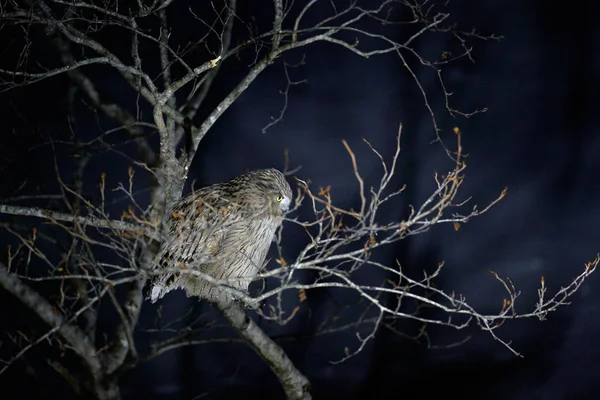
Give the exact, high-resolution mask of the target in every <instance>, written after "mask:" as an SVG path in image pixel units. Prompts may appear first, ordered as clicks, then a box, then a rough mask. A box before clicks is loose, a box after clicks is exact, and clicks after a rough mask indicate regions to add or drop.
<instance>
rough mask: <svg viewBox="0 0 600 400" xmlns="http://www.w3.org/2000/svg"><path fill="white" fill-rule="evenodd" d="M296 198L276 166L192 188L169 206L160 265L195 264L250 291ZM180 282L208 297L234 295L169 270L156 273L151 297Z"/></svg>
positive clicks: (195, 293)
mask: <svg viewBox="0 0 600 400" xmlns="http://www.w3.org/2000/svg"><path fill="white" fill-rule="evenodd" d="M291 198H292V190H291V188H290V186H289V184H288V182H287V180H286V179H285V176H284V175H283V174H282V173H281V172H279V171H278V170H276V169H265V170H257V171H252V172H249V173H247V174H244V175H241V176H238V177H235V178H233V179H231V180H229V181H227V182H223V183H218V184H216V185H212V186H208V187H205V188H202V189H200V190H197V191H195V192H193V193H192V194H190V195H188V196H186V197H184V198H182V199H181V200H180V201H179V202H177V203H176V204H175V205H174V206H173V208H172V209H171V210H170V211H169V217H168V220H167V228H168V229H167V232H168V235H167V238H166V239H165V240H164V242H163V244H162V246H161V249H160V250H159V253H158V256H157V258H156V267H157V268H158V269H159V270H160V269H175V268H189V269H195V270H198V271H201V272H204V273H206V274H207V275H209V276H211V277H212V278H215V279H219V280H224V281H226V282H224V283H225V284H227V285H229V286H231V287H234V288H236V289H239V290H243V291H247V290H248V285H249V284H250V282H251V281H252V279H253V278H254V277H255V276H256V275H257V274H258V273H259V272H260V270H261V269H262V268H263V266H264V265H263V264H264V262H265V259H266V256H267V253H268V251H269V248H270V246H271V243H272V241H273V238H274V235H275V232H276V230H277V228H279V226H280V225H281V223H282V221H283V217H284V214H285V212H286V211H287V209H288V207H289V204H290V201H291ZM282 199H283V200H282ZM232 278H243V279H232ZM179 288H182V289H185V291H186V293H187V295H188V296H198V297H201V298H204V299H208V300H215V299H216V298H217V296H224V297H226V298H229V297H230V296H229V295H227V294H225V293H224V292H223V291H221V290H219V289H218V288H217V287H215V286H214V285H212V284H211V283H209V282H208V281H206V280H204V279H202V278H201V277H199V276H194V275H190V274H185V273H177V272H166V273H164V274H160V273H159V274H157V275H155V276H154V277H153V278H152V279H151V281H150V283H149V288H148V289H149V295H148V298H149V299H150V300H151V301H152V302H155V301H156V300H158V299H160V298H162V297H163V296H164V295H165V294H167V293H168V292H169V291H171V290H174V289H179Z"/></svg>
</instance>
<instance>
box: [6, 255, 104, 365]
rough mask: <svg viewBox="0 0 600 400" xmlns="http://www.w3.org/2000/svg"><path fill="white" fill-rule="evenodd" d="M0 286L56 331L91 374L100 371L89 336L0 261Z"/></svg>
mask: <svg viewBox="0 0 600 400" xmlns="http://www.w3.org/2000/svg"><path fill="white" fill-rule="evenodd" d="M0 286H2V287H3V288H4V289H5V290H6V291H7V292H9V293H11V294H12V295H13V296H15V297H16V298H18V299H19V300H20V301H21V302H22V303H23V304H25V305H26V306H27V307H29V308H30V309H31V310H32V311H33V312H35V313H36V314H37V316H38V317H40V319H41V320H42V321H44V322H45V323H46V324H48V325H49V326H50V327H52V328H53V330H55V331H56V332H58V334H59V335H61V336H62V337H63V338H64V339H65V340H66V341H67V342H68V343H69V344H70V345H71V347H72V348H73V350H74V351H75V352H76V353H77V354H78V355H79V356H80V357H81V359H82V360H83V361H84V362H85V363H86V365H87V366H88V368H89V370H90V372H91V373H92V375H96V374H97V373H98V371H100V369H101V364H100V362H99V360H98V358H97V357H96V349H95V347H94V344H93V343H90V338H88V337H87V335H85V334H84V333H83V332H82V331H81V330H80V329H79V327H77V326H76V325H74V324H70V323H68V322H67V321H66V320H65V318H64V317H63V316H62V314H60V312H57V311H56V309H54V308H53V307H52V306H51V305H50V303H48V301H47V300H46V299H45V298H44V297H42V296H41V295H40V294H39V293H38V292H36V291H35V290H33V289H32V288H30V287H29V286H28V285H26V284H25V283H23V282H22V281H21V280H20V279H19V278H18V277H16V276H15V275H13V274H11V273H10V272H9V271H8V269H7V268H6V266H5V265H4V264H3V263H0Z"/></svg>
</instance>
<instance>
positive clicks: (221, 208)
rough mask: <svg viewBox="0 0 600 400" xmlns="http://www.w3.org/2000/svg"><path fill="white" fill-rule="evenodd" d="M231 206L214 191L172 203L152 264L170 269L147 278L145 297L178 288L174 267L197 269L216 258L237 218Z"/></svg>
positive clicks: (178, 280)
mask: <svg viewBox="0 0 600 400" xmlns="http://www.w3.org/2000/svg"><path fill="white" fill-rule="evenodd" d="M234 209H235V204H233V203H232V202H231V201H230V200H228V199H227V198H226V197H224V196H221V195H219V193H218V192H203V191H200V192H196V193H195V194H194V195H190V196H187V197H185V198H183V199H181V200H180V201H179V202H178V203H176V204H175V206H174V207H173V209H172V210H171V211H170V215H169V218H168V220H167V237H166V238H165V240H164V241H163V244H162V246H161V248H160V250H159V253H158V255H157V257H156V264H155V268H156V269H158V270H161V269H167V270H171V271H168V272H166V273H164V274H161V273H158V274H157V275H156V276H155V277H154V278H153V279H151V281H150V283H149V286H148V288H147V289H148V293H147V298H148V299H150V300H151V301H152V302H153V303H154V302H155V301H156V300H158V299H159V298H162V297H163V296H164V295H165V294H167V293H168V292H170V291H171V290H174V289H178V288H181V287H182V286H181V283H180V282H181V280H180V279H178V277H179V276H180V274H179V273H177V272H176V271H173V270H174V269H177V268H190V269H194V268H195V269H200V267H201V266H202V265H203V264H208V263H210V262H214V261H215V260H216V259H217V258H218V256H219V253H220V252H221V249H222V246H223V242H224V240H225V238H226V237H227V235H228V232H229V231H230V229H231V227H232V226H233V225H235V222H236V221H237V220H238V219H239V217H238V216H237V214H236V212H235V210H234ZM157 272H158V271H157Z"/></svg>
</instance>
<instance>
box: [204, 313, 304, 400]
mask: <svg viewBox="0 0 600 400" xmlns="http://www.w3.org/2000/svg"><path fill="white" fill-rule="evenodd" d="M214 306H215V308H216V309H217V310H219V312H220V313H221V314H222V315H223V316H224V317H225V318H227V320H228V321H229V322H230V323H231V326H233V328H234V329H235V330H236V331H238V333H239V334H240V336H242V337H243V338H244V339H245V340H246V341H247V342H248V344H249V345H250V346H251V347H252V348H253V349H254V350H255V351H256V352H257V353H258V354H259V355H260V356H261V357H262V358H263V359H264V360H265V362H266V363H267V364H269V367H271V370H272V371H273V373H274V374H275V375H276V376H277V378H278V379H279V382H280V383H281V386H282V387H283V390H284V391H285V394H286V397H287V398H288V400H310V399H312V396H311V395H310V382H309V381H308V379H307V378H306V377H305V376H304V375H303V374H302V373H301V372H300V371H298V370H297V369H296V367H295V366H294V364H293V363H292V361H291V360H290V359H289V358H288V356H287V355H286V354H285V352H284V351H283V349H282V348H281V347H280V346H278V345H277V344H276V343H275V342H273V340H271V338H269V336H267V334H266V333H265V332H264V331H263V330H262V329H260V327H259V326H258V325H256V323H255V322H254V321H253V320H252V319H250V317H248V316H247V315H246V313H245V311H244V310H243V309H242V307H241V306H240V305H238V304H237V303H234V302H226V301H222V302H219V303H215V304H214Z"/></svg>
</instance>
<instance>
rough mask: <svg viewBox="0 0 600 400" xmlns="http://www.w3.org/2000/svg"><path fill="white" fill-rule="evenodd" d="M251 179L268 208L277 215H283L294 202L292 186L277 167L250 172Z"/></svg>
mask: <svg viewBox="0 0 600 400" xmlns="http://www.w3.org/2000/svg"><path fill="white" fill-rule="evenodd" d="M247 175H250V177H251V181H252V183H253V184H254V185H256V187H257V188H258V189H259V191H260V192H261V194H262V196H264V197H263V199H264V201H265V202H266V204H264V206H266V207H267V208H268V210H269V211H270V212H271V213H272V214H275V215H276V216H283V215H284V214H285V213H286V212H287V211H288V210H289V209H290V204H291V202H292V196H293V194H292V188H291V187H290V184H289V183H288V181H287V179H285V175H283V174H282V173H281V172H280V171H278V170H276V169H275V168H269V169H261V170H256V171H252V172H250V173H248V174H247ZM265 211H266V210H265Z"/></svg>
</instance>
